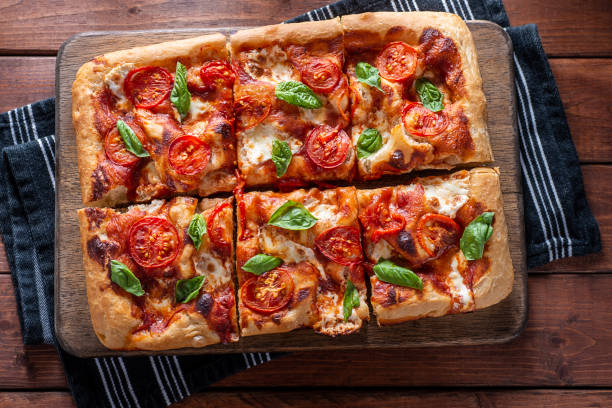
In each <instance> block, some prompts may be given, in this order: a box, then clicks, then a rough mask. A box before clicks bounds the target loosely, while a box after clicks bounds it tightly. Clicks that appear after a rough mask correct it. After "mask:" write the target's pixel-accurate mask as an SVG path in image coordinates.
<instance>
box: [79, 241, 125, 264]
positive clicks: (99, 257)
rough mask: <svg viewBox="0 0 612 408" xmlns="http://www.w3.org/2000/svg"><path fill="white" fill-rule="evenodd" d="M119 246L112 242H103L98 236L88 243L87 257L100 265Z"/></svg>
mask: <svg viewBox="0 0 612 408" xmlns="http://www.w3.org/2000/svg"><path fill="white" fill-rule="evenodd" d="M118 248H119V246H118V245H117V244H116V243H114V242H112V241H102V240H101V239H100V238H99V237H98V236H97V235H96V236H94V237H92V238H90V239H89V241H87V255H89V257H90V258H91V259H93V260H94V261H96V262H97V263H99V264H100V265H102V266H104V261H105V260H106V258H107V257H109V256H111V255H112V254H113V253H114V252H115V251H116V250H117V249H118Z"/></svg>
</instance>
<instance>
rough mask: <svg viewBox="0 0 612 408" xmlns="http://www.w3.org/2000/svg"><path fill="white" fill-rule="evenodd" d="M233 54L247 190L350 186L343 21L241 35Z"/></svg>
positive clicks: (352, 156)
mask: <svg viewBox="0 0 612 408" xmlns="http://www.w3.org/2000/svg"><path fill="white" fill-rule="evenodd" d="M230 46H231V58H232V64H233V67H234V69H235V71H236V75H237V78H236V82H235V85H234V111H235V115H236V136H237V139H238V153H237V154H238V167H239V169H240V172H241V173H242V177H244V179H245V180H246V184H247V186H257V185H272V184H275V183H276V182H280V183H281V184H282V183H284V182H285V181H287V180H291V179H300V180H306V181H312V180H349V179H351V177H352V175H353V165H354V161H355V153H354V152H353V148H352V144H351V139H350V137H349V135H348V133H347V131H348V125H349V117H348V109H349V95H348V81H347V79H346V75H345V74H344V73H343V72H342V69H343V64H344V47H343V35H342V26H341V25H340V20H339V19H333V20H327V21H320V22H306V23H297V24H280V25H274V26H267V27H259V28H254V29H250V30H243V31H238V32H237V33H235V34H234V35H232V36H231V38H230Z"/></svg>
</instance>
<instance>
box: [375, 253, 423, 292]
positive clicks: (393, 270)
mask: <svg viewBox="0 0 612 408" xmlns="http://www.w3.org/2000/svg"><path fill="white" fill-rule="evenodd" d="M374 273H375V274H376V276H377V277H378V279H380V280H381V281H383V282H387V283H392V284H394V285H399V286H405V287H407V288H414V289H419V290H422V289H423V281H422V280H421V278H419V275H417V274H416V273H414V272H412V271H411V270H410V269H407V268H402V267H401V266H398V265H396V264H394V263H393V262H391V261H389V260H386V259H379V260H378V263H377V264H376V265H374Z"/></svg>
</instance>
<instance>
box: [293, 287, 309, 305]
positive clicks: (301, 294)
mask: <svg viewBox="0 0 612 408" xmlns="http://www.w3.org/2000/svg"><path fill="white" fill-rule="evenodd" d="M309 294H310V289H309V288H303V289H300V290H299V292H298V293H297V296H296V297H295V301H296V303H299V302H301V301H302V300H304V299H306V298H307V297H308V295H309Z"/></svg>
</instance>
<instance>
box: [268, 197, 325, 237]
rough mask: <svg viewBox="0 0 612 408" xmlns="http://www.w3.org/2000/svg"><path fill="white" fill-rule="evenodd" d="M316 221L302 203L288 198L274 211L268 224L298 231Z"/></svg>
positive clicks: (305, 228)
mask: <svg viewBox="0 0 612 408" xmlns="http://www.w3.org/2000/svg"><path fill="white" fill-rule="evenodd" d="M316 222H317V219H316V218H315V217H314V216H313V215H312V214H311V213H310V212H308V210H307V209H306V208H304V206H303V205H302V204H300V203H296V202H295V201H292V200H289V201H287V202H286V203H285V204H283V205H281V206H280V207H278V209H277V210H276V211H274V214H272V216H271V217H270V219H269V220H268V225H275V226H277V227H281V228H284V229H288V230H294V231H298V230H307V229H308V228H310V227H312V226H313V225H315V224H316Z"/></svg>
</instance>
